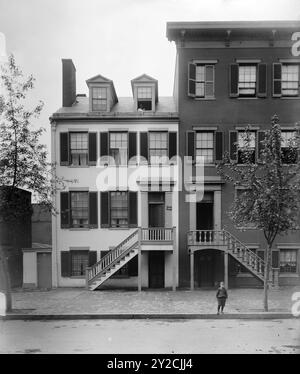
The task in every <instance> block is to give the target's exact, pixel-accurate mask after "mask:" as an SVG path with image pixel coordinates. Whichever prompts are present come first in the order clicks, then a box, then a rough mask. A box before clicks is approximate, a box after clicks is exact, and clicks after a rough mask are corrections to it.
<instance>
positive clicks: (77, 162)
mask: <svg viewBox="0 0 300 374" xmlns="http://www.w3.org/2000/svg"><path fill="white" fill-rule="evenodd" d="M87 164H88V133H87V132H71V133H70V165H74V166H85V165H87Z"/></svg>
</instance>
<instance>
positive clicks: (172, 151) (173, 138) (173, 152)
mask: <svg viewBox="0 0 300 374" xmlns="http://www.w3.org/2000/svg"><path fill="white" fill-rule="evenodd" d="M173 156H177V133H176V132H169V159H170V160H171V158H172V157H173Z"/></svg>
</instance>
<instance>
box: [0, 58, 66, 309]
mask: <svg viewBox="0 0 300 374" xmlns="http://www.w3.org/2000/svg"><path fill="white" fill-rule="evenodd" d="M34 81H35V79H34V78H33V76H32V75H30V76H29V77H24V75H23V73H22V71H21V69H20V68H19V67H18V66H17V64H16V61H15V58H14V56H13V55H11V56H9V58H8V62H7V63H6V64H3V66H2V67H1V73H0V86H2V91H3V94H2V95H0V103H1V105H0V139H1V142H0V186H1V187H2V188H1V195H0V212H1V219H2V221H4V222H5V224H6V225H7V227H9V228H10V230H11V234H12V236H13V231H14V226H15V225H17V223H18V222H19V221H20V220H22V219H28V215H29V217H30V216H31V214H32V211H31V204H28V201H26V198H23V197H22V194H21V193H20V189H25V190H29V191H31V192H32V193H33V195H34V198H35V200H36V202H37V203H39V204H42V205H44V206H47V207H48V208H49V210H51V211H52V213H53V214H56V210H55V207H54V206H53V205H52V195H53V194H54V193H55V192H56V189H57V188H60V187H62V186H63V184H64V179H62V178H58V177H56V175H55V168H54V167H55V165H53V164H51V163H49V162H48V160H47V156H48V153H47V149H46V146H45V145H43V144H41V143H40V137H41V135H42V134H43V133H44V132H45V128H43V127H39V128H36V127H34V126H33V120H34V119H35V118H38V117H39V115H40V113H41V111H42V109H43V105H44V104H43V102H41V101H40V102H38V103H37V104H36V105H35V106H34V107H33V108H31V109H28V108H27V106H28V102H27V101H28V94H29V92H30V90H32V89H33V87H34ZM0 247H1V246H0ZM0 250H1V253H0V257H1V258H2V268H3V269H4V270H3V271H5V269H7V263H6V260H7V253H4V251H3V248H2V249H1V248H0ZM3 261H4V262H3ZM6 279H9V276H8V275H7V276H6ZM6 295H7V310H10V309H11V292H10V287H9V282H6Z"/></svg>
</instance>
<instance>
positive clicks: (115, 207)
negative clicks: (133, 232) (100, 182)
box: [110, 191, 128, 227]
mask: <svg viewBox="0 0 300 374" xmlns="http://www.w3.org/2000/svg"><path fill="white" fill-rule="evenodd" d="M110 225H111V227H122V226H125V227H126V226H128V193H127V192H121V191H116V192H111V193H110Z"/></svg>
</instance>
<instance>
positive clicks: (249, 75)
mask: <svg viewBox="0 0 300 374" xmlns="http://www.w3.org/2000/svg"><path fill="white" fill-rule="evenodd" d="M238 91H239V96H255V95H256V65H239V82H238Z"/></svg>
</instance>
